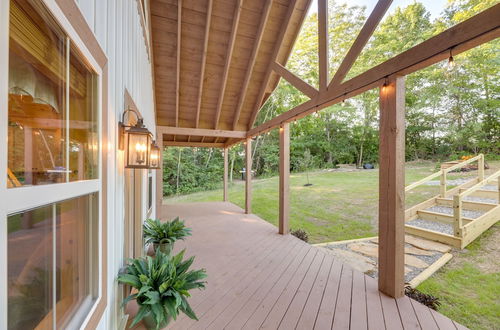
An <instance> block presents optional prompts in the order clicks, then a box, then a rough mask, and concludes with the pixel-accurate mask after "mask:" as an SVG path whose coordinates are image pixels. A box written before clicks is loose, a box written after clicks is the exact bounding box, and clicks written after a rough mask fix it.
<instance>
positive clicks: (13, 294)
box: [7, 205, 53, 330]
mask: <svg viewBox="0 0 500 330" xmlns="http://www.w3.org/2000/svg"><path fill="white" fill-rule="evenodd" d="M52 210H53V206H52V205H49V206H44V207H41V208H37V209H34V210H30V211H25V212H23V213H19V214H14V215H11V216H9V217H8V219H7V226H8V242H7V255H8V257H7V260H8V288H9V289H8V290H9V295H8V328H9V329H19V330H24V329H34V328H35V327H37V328H39V329H51V328H52V315H51V311H52V305H53V304H52V287H53V286H52V283H53V282H52V280H53V257H52V255H53V253H52V252H53V249H52V245H53V244H52V242H53V241H52V236H53V235H52V234H53V231H52V228H53V216H52V215H53V212H52Z"/></svg>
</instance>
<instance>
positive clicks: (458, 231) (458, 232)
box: [453, 194, 462, 237]
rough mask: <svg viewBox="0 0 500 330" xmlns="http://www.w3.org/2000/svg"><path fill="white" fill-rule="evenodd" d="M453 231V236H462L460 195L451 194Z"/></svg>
mask: <svg viewBox="0 0 500 330" xmlns="http://www.w3.org/2000/svg"><path fill="white" fill-rule="evenodd" d="M453 218H454V219H455V221H454V222H453V233H454V234H455V237H462V196H460V194H458V195H455V196H453Z"/></svg>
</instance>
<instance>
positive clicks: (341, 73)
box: [328, 0, 392, 90]
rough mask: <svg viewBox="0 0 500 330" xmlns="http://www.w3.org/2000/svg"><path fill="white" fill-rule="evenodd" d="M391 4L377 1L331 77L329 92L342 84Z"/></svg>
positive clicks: (389, 0)
mask: <svg viewBox="0 0 500 330" xmlns="http://www.w3.org/2000/svg"><path fill="white" fill-rule="evenodd" d="M391 3H392V0H379V1H378V2H377V4H376V5H375V8H374V9H373V11H372V13H371V14H370V16H369V17H368V19H367V20H366V22H365V24H364V25H363V28H361V31H360V32H359V34H358V36H357V37H356V40H354V43H353V44H352V46H351V48H350V49H349V51H348V52H347V55H346V56H345V57H344V59H343V60H342V63H341V64H340V66H339V68H338V70H337V72H336V73H335V75H334V76H333V79H332V81H331V82H330V84H329V85H328V89H329V90H330V89H335V88H336V87H338V86H339V85H340V84H341V83H342V81H343V80H344V78H345V76H346V75H347V73H348V72H349V70H350V69H351V67H352V66H353V64H354V62H356V60H357V59H358V57H359V54H361V51H362V50H363V48H364V47H365V45H366V43H367V42H368V40H369V39H370V37H371V36H372V35H373V32H375V29H376V28H377V26H378V25H379V23H380V21H381V20H382V18H383V17H384V15H385V13H386V12H387V10H388V9H389V7H390V6H391Z"/></svg>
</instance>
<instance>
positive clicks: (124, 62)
mask: <svg viewBox="0 0 500 330" xmlns="http://www.w3.org/2000/svg"><path fill="white" fill-rule="evenodd" d="M75 2H76V3H77V4H78V6H79V8H80V10H81V12H82V14H83V15H84V16H85V19H86V21H87V23H88V25H89V27H90V28H91V29H92V31H93V32H94V35H95V36H96V39H97V40H98V42H99V44H100V46H101V48H102V49H103V50H104V51H105V53H106V56H107V59H108V74H109V75H108V82H109V84H108V109H107V111H108V118H109V122H108V131H109V132H110V136H109V137H108V138H109V139H108V141H109V143H110V145H109V148H110V149H109V152H108V155H109V159H108V162H109V173H108V180H109V182H108V196H109V198H108V203H109V204H108V207H107V216H108V226H109V228H112V230H109V231H108V260H109V264H108V274H109V278H108V279H107V283H108V307H107V310H106V313H105V315H104V317H103V320H102V322H101V324H102V326H103V327H104V328H107V329H117V328H119V326H120V322H122V315H123V313H122V312H121V307H120V304H121V299H122V297H121V295H120V291H121V290H122V287H121V286H119V285H118V284H116V274H118V272H119V270H120V268H121V267H122V266H123V265H124V263H125V261H124V260H123V258H124V255H123V245H124V216H125V213H124V203H125V199H124V189H125V180H124V174H125V171H126V170H125V169H124V163H123V151H119V150H118V149H117V145H118V122H119V121H120V120H121V116H122V113H123V111H124V107H125V103H124V101H125V89H127V90H128V92H129V93H130V95H131V96H132V98H133V100H134V102H135V104H136V105H137V107H138V108H139V111H140V112H141V114H142V116H143V117H144V122H145V124H146V126H147V127H148V128H149V129H150V130H151V131H152V132H154V131H155V128H156V119H155V103H154V99H153V78H152V72H151V70H152V66H151V62H150V57H149V56H148V51H147V49H146V42H145V40H144V35H143V30H142V25H141V19H140V18H141V17H140V15H141V14H140V12H139V10H138V8H139V7H138V2H137V0H126V1H123V0H75ZM143 186H144V187H145V188H146V187H147V186H146V185H143ZM154 190H156V189H153V191H154ZM143 196H144V199H143V200H142V201H141V203H142V205H144V206H145V205H146V204H147V200H146V198H147V197H146V196H147V194H146V193H144V194H143ZM143 209H144V213H145V212H146V207H144V208H143ZM144 216H146V214H144Z"/></svg>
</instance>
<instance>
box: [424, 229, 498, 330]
mask: <svg viewBox="0 0 500 330" xmlns="http://www.w3.org/2000/svg"><path fill="white" fill-rule="evenodd" d="M499 237H500V224H498V223H497V224H496V225H495V226H493V227H492V228H491V229H490V230H488V231H487V232H485V233H483V235H482V236H481V237H480V238H479V239H477V240H476V241H474V242H473V243H471V244H470V245H469V246H468V247H467V248H466V249H465V250H463V251H460V252H457V253H454V254H455V256H454V258H453V259H452V261H451V262H450V263H449V264H447V265H445V266H444V267H443V268H441V269H440V270H439V271H438V272H436V273H435V274H434V275H433V276H432V277H431V278H429V279H428V280H426V281H425V282H423V283H422V284H421V285H419V287H418V289H419V290H420V291H422V292H424V293H428V294H432V295H434V296H436V297H438V298H440V301H441V306H440V308H439V312H440V313H442V314H444V315H446V316H448V317H449V318H451V319H453V320H455V321H457V322H459V323H461V324H463V325H465V326H466V327H469V328H470V329H485V330H486V329H488V330H491V329H500V261H499V259H498V258H499V257H500V255H499V254H500V250H499V249H498V238H499ZM492 262H493V264H492ZM495 262H496V264H495ZM492 265H493V266H492Z"/></svg>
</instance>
